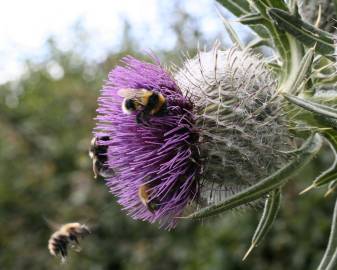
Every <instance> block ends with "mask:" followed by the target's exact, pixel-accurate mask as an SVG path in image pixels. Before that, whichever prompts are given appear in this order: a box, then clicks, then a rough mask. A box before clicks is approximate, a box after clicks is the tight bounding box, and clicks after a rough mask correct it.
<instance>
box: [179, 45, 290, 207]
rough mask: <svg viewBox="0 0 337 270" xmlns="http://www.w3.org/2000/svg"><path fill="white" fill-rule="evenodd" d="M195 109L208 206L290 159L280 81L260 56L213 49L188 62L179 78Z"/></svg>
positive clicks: (252, 182) (201, 193)
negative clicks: (288, 157) (286, 152)
mask: <svg viewBox="0 0 337 270" xmlns="http://www.w3.org/2000/svg"><path fill="white" fill-rule="evenodd" d="M175 80H176V82H177V83H178V86H179V88H180V89H181V90H182V92H183V93H184V94H185V95H186V96H189V97H190V100H191V101H192V103H193V105H194V109H193V114H194V116H195V118H196V121H195V128H196V129H198V130H199V136H200V143H199V150H200V156H201V160H202V164H203V174H202V176H201V179H200V181H201V183H202V184H201V186H202V188H201V192H200V196H201V197H202V198H204V202H206V203H207V204H212V203H216V202H218V201H221V200H222V199H223V198H225V197H227V196H229V195H231V194H233V193H236V192H238V191H240V190H242V189H243V188H246V187H248V186H250V185H253V184H254V183H256V182H257V181H259V180H260V179H262V178H264V177H266V176H268V175H270V174H271V173H273V172H275V170H277V169H278V168H279V167H280V166H281V165H282V164H283V163H284V161H285V156H284V154H282V153H283V150H288V149H289V147H290V145H289V143H290V135H289V133H288V128H287V121H286V119H285V118H284V117H283V116H282V104H281V98H280V97H279V96H278V95H277V91H276V87H277V82H276V81H275V79H274V76H273V75H272V73H271V72H270V71H269V70H268V69H267V68H266V67H265V65H264V63H263V62H262V60H261V59H259V58H258V57H257V56H254V55H252V54H251V53H250V52H247V51H240V50H238V49H237V48H232V49H229V50H225V51H221V50H219V49H218V48H216V47H215V48H214V49H213V50H211V51H209V52H199V53H198V55H197V56H196V57H194V58H192V59H190V60H187V61H186V63H185V64H184V66H183V67H182V68H181V69H180V70H178V72H177V73H176V75H175Z"/></svg>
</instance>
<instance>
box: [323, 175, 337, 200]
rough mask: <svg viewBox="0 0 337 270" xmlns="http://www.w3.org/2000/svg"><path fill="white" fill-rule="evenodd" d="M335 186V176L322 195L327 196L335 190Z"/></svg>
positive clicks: (336, 185)
mask: <svg viewBox="0 0 337 270" xmlns="http://www.w3.org/2000/svg"><path fill="white" fill-rule="evenodd" d="M336 188H337V178H336V180H333V181H331V182H330V183H329V187H328V190H327V191H326V193H325V194H324V197H327V196H329V195H330V194H331V193H333V192H334V191H335V190H336Z"/></svg>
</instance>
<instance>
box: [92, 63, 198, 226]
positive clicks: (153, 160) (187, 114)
mask: <svg viewBox="0 0 337 270" xmlns="http://www.w3.org/2000/svg"><path fill="white" fill-rule="evenodd" d="M123 62H124V64H125V66H117V67H116V68H115V69H113V70H112V71H111V72H110V74H109V79H108V81H107V82H106V84H105V86H104V88H103V90H102V92H101V97H100V98H99V100H98V103H99V108H98V110H97V112H98V117H97V120H98V124H97V127H96V131H95V136H97V137H98V138H99V137H102V136H109V138H110V139H109V140H108V141H101V142H99V143H101V144H107V145H108V153H107V155H108V165H109V167H111V168H114V170H115V171H116V175H115V176H114V177H112V178H109V179H107V185H108V187H109V188H110V191H111V192H112V193H113V194H114V195H116V196H117V197H118V202H119V203H120V204H121V205H122V206H123V207H124V209H125V210H126V211H127V212H128V213H129V214H130V215H131V216H132V217H133V218H135V219H141V220H147V221H149V222H155V221H159V223H160V224H161V226H164V227H166V228H172V227H173V226H174V225H175V223H176V221H175V219H174V217H176V216H179V215H180V214H181V212H182V211H183V209H184V207H185V206H186V205H187V204H188V203H189V202H190V201H191V200H192V199H193V198H194V197H196V196H197V194H198V175H199V173H200V165H199V163H198V160H199V157H198V152H197V147H196V143H197V141H198V134H197V132H196V130H195V129H194V121H195V119H194V116H193V114H192V113H191V111H192V108H193V106H192V103H191V102H190V101H189V100H187V99H186V98H185V97H184V96H183V94H182V92H181V91H180V89H179V88H178V86H177V85H176V83H175V82H174V80H173V79H172V78H171V76H170V75H169V74H168V72H167V71H166V70H165V69H164V68H163V67H161V66H160V64H159V62H158V61H157V60H155V63H154V64H151V63H146V62H142V61H139V60H137V59H135V58H132V57H126V58H124V59H123ZM125 88H131V89H134V91H137V89H147V90H151V91H155V92H158V93H161V94H162V95H163V96H165V98H166V102H167V109H168V114H167V115H164V116H151V119H150V125H148V126H145V125H142V124H137V122H136V116H135V115H134V114H132V115H127V114H124V113H123V112H122V108H121V104H122V102H123V99H122V98H121V97H120V96H118V95H117V92H118V90H120V89H125ZM144 185H146V187H147V188H146V191H141V188H142V187H143V186H144ZM142 192H146V193H147V194H146V196H148V198H146V199H147V200H148V202H149V204H152V205H155V211H149V209H148V208H147V207H146V205H144V203H142V198H140V195H141V194H140V193H142Z"/></svg>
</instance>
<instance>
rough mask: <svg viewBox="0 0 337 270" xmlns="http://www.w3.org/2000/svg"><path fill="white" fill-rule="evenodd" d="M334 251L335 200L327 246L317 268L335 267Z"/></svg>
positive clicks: (336, 247)
mask: <svg viewBox="0 0 337 270" xmlns="http://www.w3.org/2000/svg"><path fill="white" fill-rule="evenodd" d="M336 253H337V201H336V203H335V208H334V213H333V217H332V222H331V231H330V236H329V242H328V246H327V248H326V250H325V253H324V256H323V259H322V260H321V263H320V264H319V266H318V268H317V270H327V269H330V270H333V269H336V268H334V267H336V257H337V256H336Z"/></svg>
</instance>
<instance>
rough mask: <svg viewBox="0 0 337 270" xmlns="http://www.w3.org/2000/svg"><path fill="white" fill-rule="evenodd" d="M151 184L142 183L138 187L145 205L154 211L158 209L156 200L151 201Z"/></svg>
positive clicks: (140, 197)
mask: <svg viewBox="0 0 337 270" xmlns="http://www.w3.org/2000/svg"><path fill="white" fill-rule="evenodd" d="M149 191H150V186H149V185H148V184H144V185H141V186H140V187H139V189H138V197H139V199H140V201H141V203H142V204H143V205H145V206H146V208H147V209H148V210H149V211H150V212H151V213H154V212H155V211H156V210H157V209H158V206H159V205H158V204H157V202H156V200H151V201H149V196H150V194H149V193H150V192H149Z"/></svg>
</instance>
